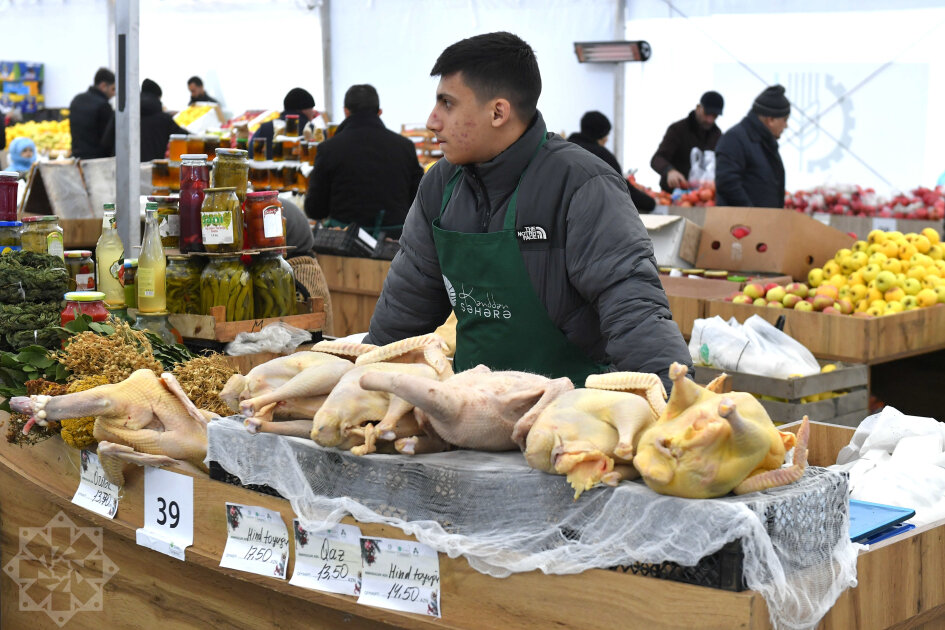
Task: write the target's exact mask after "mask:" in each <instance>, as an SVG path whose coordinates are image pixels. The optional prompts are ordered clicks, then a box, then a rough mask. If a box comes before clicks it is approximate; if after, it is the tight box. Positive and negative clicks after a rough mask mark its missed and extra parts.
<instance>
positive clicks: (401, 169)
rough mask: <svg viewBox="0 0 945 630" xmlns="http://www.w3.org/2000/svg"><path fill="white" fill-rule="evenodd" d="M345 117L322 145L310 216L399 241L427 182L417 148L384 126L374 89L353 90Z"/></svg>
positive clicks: (310, 191)
mask: <svg viewBox="0 0 945 630" xmlns="http://www.w3.org/2000/svg"><path fill="white" fill-rule="evenodd" d="M344 112H345V119H344V121H343V122H342V123H341V124H340V125H339V126H338V130H337V131H336V132H335V135H334V136H333V137H332V138H330V139H328V140H325V141H324V142H322V143H321V144H319V145H318V153H317V154H316V156H315V168H314V169H312V174H311V175H310V176H309V183H308V194H306V195H305V214H307V215H308V216H309V217H311V218H313V219H324V218H330V219H333V220H334V221H337V222H340V223H344V224H348V223H357V224H358V225H360V226H361V227H363V228H365V229H366V230H368V231H369V232H371V231H373V232H375V233H377V231H383V232H384V233H385V234H386V235H387V236H389V237H391V238H398V237H400V231H401V228H402V227H403V224H404V219H405V218H406V216H407V210H408V209H410V203H411V202H412V201H413V199H414V197H415V196H416V195H417V187H418V186H419V185H420V178H421V177H423V169H422V168H421V167H420V163H419V162H418V161H417V151H416V147H414V144H413V142H411V141H410V140H409V139H407V138H405V137H403V136H402V135H400V134H399V133H394V132H393V131H391V130H389V129H388V128H387V127H385V126H384V123H383V122H382V121H381V107H380V99H379V98H378V96H377V90H375V89H374V87H373V86H371V85H353V86H351V87H350V88H348V91H347V92H346V93H345V101H344Z"/></svg>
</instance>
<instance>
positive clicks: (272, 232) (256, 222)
mask: <svg viewBox="0 0 945 630" xmlns="http://www.w3.org/2000/svg"><path fill="white" fill-rule="evenodd" d="M243 224H244V226H245V229H244V233H243V238H244V242H245V246H246V249H252V248H254V247H282V246H284V245H285V219H284V218H283V216H282V202H281V201H279V192H278V191H275V190H260V191H257V192H251V193H249V194H247V195H246V209H245V210H244V211H243Z"/></svg>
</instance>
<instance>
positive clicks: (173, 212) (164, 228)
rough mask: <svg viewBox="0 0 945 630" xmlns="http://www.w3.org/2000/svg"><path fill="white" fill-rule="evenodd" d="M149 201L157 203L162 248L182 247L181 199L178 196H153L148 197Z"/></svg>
mask: <svg viewBox="0 0 945 630" xmlns="http://www.w3.org/2000/svg"><path fill="white" fill-rule="evenodd" d="M148 201H153V202H155V203H157V220H158V232H159V233H160V235H161V246H162V247H167V248H169V249H178V248H179V247H180V197H179V196H178V195H164V196H161V195H152V196H150V197H148Z"/></svg>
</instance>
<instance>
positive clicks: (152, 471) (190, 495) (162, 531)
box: [135, 467, 194, 560]
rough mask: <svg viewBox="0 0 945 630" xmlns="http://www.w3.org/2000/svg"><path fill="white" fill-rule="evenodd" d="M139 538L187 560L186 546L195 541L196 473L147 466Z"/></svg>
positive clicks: (146, 545) (150, 545) (146, 543)
mask: <svg viewBox="0 0 945 630" xmlns="http://www.w3.org/2000/svg"><path fill="white" fill-rule="evenodd" d="M135 539H136V540H137V542H138V544H139V545H141V546H142V547H147V548H149V549H154V550H155V551H159V552H161V553H163V554H166V555H168V556H171V557H173V558H177V559H178V560H184V549H186V548H187V547H189V546H190V545H192V544H194V480H193V477H188V476H187V475H181V474H178V473H173V472H170V471H167V470H161V469H160V468H151V467H148V468H145V469H144V527H142V528H141V529H139V530H137V532H135Z"/></svg>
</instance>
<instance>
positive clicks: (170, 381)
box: [10, 370, 216, 485]
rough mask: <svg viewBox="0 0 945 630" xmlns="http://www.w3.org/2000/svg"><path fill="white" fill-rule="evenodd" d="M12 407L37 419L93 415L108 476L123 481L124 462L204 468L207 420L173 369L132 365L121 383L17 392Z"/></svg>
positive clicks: (95, 433)
mask: <svg viewBox="0 0 945 630" xmlns="http://www.w3.org/2000/svg"><path fill="white" fill-rule="evenodd" d="M10 408H11V409H13V410H15V411H18V412H20V413H23V414H28V415H30V416H31V419H35V421H36V422H37V423H39V424H45V423H47V422H49V421H52V420H65V419H67V418H79V417H84V416H93V417H94V418H95V424H94V427H93V429H92V435H93V436H94V437H95V439H96V440H98V442H99V455H100V456H101V460H102V467H103V468H104V469H105V473H106V476H107V477H108V480H109V481H111V482H112V483H115V484H118V485H122V483H123V482H124V476H123V473H122V466H123V463H125V462H130V463H134V464H138V465H139V466H140V465H152V466H161V467H163V466H175V467H178V468H182V469H185V470H192V471H193V470H197V469H199V470H205V468H204V465H203V460H204V457H206V454H207V422H208V421H209V420H210V419H211V418H213V417H216V414H212V413H210V412H208V411H202V410H200V409H197V408H196V407H195V406H194V404H193V403H192V402H191V401H190V400H189V399H188V398H187V396H186V395H185V394H184V392H183V390H182V389H181V387H180V385H179V384H178V383H177V380H176V379H175V378H174V376H173V375H172V374H168V373H165V374H162V375H161V377H160V378H159V377H157V376H156V375H155V374H154V372H152V371H150V370H136V371H135V372H133V373H132V374H131V376H129V377H128V378H127V379H125V380H124V381H122V382H121V383H116V384H112V385H100V386H99V387H94V388H92V389H88V390H85V391H82V392H76V393H74V394H66V395H63V396H52V397H50V396H16V397H14V398H11V399H10Z"/></svg>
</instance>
